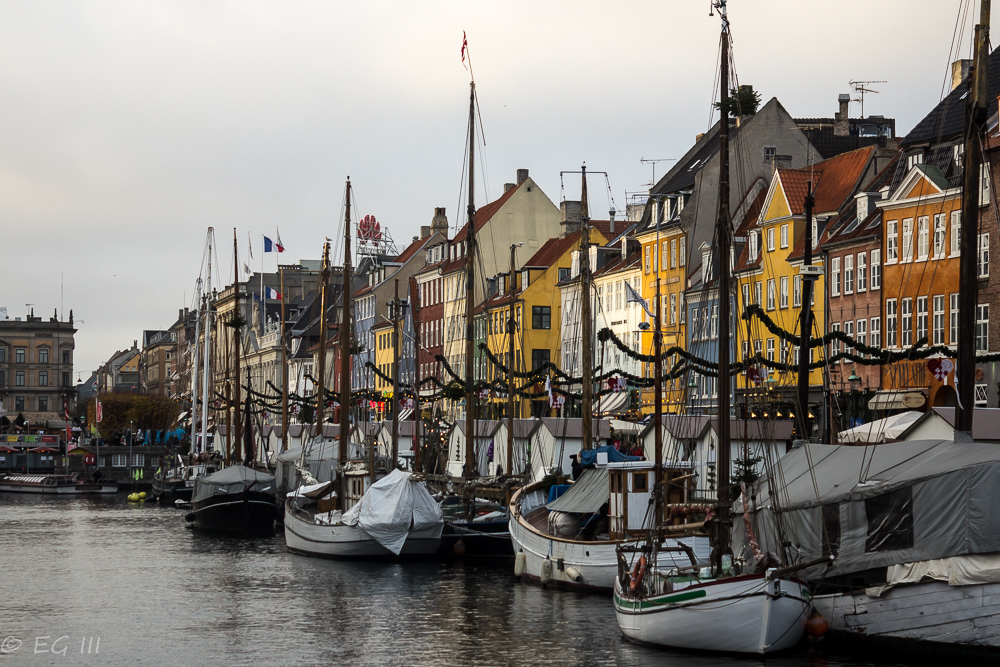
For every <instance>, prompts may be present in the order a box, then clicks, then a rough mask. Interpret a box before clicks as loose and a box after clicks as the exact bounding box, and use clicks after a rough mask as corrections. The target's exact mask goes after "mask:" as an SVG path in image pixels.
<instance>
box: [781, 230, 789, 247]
mask: <svg viewBox="0 0 1000 667" xmlns="http://www.w3.org/2000/svg"><path fill="white" fill-rule="evenodd" d="M781 247H782V248H787V247H788V225H782V226H781Z"/></svg>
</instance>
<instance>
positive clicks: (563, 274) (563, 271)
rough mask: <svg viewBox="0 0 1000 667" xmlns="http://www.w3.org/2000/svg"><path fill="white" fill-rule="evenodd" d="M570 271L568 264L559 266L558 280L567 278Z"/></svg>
mask: <svg viewBox="0 0 1000 667" xmlns="http://www.w3.org/2000/svg"><path fill="white" fill-rule="evenodd" d="M570 271H571V269H570V268H569V267H568V266H561V267H559V282H562V281H564V280H566V279H568V278H569V275H570ZM646 273H649V271H647V272H646Z"/></svg>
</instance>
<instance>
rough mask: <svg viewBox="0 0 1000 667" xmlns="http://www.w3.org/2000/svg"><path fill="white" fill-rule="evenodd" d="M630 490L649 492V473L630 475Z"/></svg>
mask: <svg viewBox="0 0 1000 667" xmlns="http://www.w3.org/2000/svg"><path fill="white" fill-rule="evenodd" d="M632 490H633V491H649V473H648V472H646V471H645V470H643V471H642V472H634V473H632Z"/></svg>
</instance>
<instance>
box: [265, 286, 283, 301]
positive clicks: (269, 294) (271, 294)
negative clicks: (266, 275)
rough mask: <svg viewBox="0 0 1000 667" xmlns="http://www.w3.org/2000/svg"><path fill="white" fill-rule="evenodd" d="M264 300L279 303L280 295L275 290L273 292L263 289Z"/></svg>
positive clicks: (267, 288) (268, 288) (266, 288)
mask: <svg viewBox="0 0 1000 667" xmlns="http://www.w3.org/2000/svg"><path fill="white" fill-rule="evenodd" d="M264 298H265V299H274V300H275V301H281V295H280V294H278V291H277V290H273V289H271V288H270V287H266V286H265V287H264Z"/></svg>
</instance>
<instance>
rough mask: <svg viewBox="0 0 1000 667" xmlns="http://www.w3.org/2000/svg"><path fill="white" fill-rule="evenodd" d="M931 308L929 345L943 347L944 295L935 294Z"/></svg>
mask: <svg viewBox="0 0 1000 667" xmlns="http://www.w3.org/2000/svg"><path fill="white" fill-rule="evenodd" d="M931 307H932V309H933V314H932V317H933V319H932V320H931V325H932V326H931V334H932V335H931V345H944V294H935V295H934V298H933V299H932V300H931Z"/></svg>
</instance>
